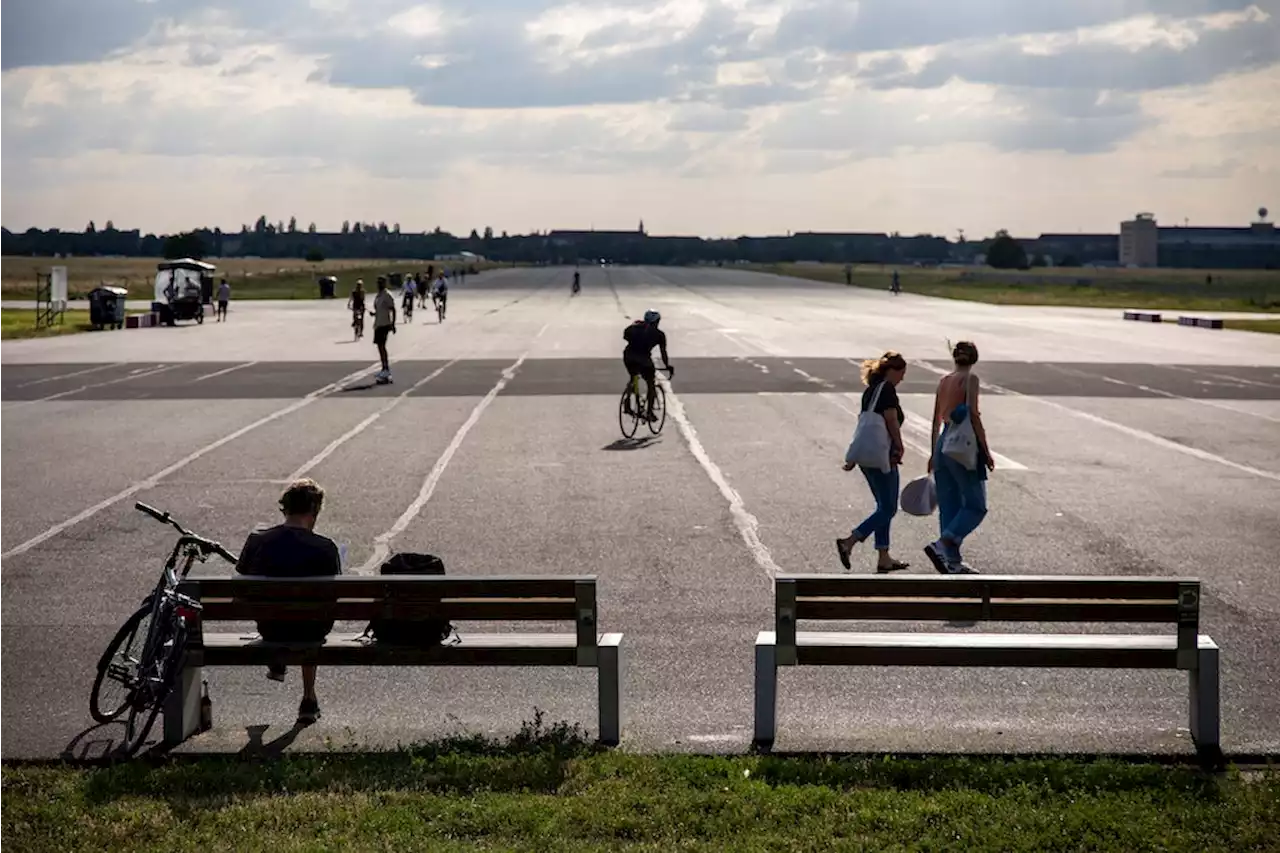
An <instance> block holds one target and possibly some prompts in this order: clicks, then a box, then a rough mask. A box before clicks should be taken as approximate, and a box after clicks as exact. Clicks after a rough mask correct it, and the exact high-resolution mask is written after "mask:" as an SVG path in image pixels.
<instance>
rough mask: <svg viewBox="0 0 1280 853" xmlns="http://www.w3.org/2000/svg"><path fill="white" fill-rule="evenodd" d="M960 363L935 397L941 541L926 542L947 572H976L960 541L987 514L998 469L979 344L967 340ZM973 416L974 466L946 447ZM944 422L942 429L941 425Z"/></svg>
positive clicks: (932, 463) (933, 465)
mask: <svg viewBox="0 0 1280 853" xmlns="http://www.w3.org/2000/svg"><path fill="white" fill-rule="evenodd" d="M951 357H952V359H953V360H954V361H955V365H956V369H955V370H954V371H953V372H951V373H948V374H947V375H946V376H944V377H942V379H940V380H939V381H938V393H937V394H936V395H935V396H934V400H933V427H932V431H931V440H930V443H929V444H930V446H931V447H932V448H933V455H932V456H931V457H930V458H929V472H930V473H931V474H933V477H934V481H935V483H936V484H937V488H938V528H939V533H940V536H939V537H938V540H937V541H936V542H932V543H930V544H929V545H926V546H925V548H924V552H925V554H927V555H928V557H929V560H930V562H932V563H933V567H934V568H935V569H937V570H938V571H939V572H941V573H942V574H944V575H973V574H977V572H976V571H975V570H974V569H973V568H972V567H971V566H969V565H968V564H967V563H965V562H964V559H963V558H962V557H961V555H960V546H961V545H963V544H964V540H965V538H966V537H968V536H969V534H971V533H973V531H974V530H976V529H977V527H978V525H979V524H981V523H982V519H983V518H985V517H986V514H987V472H988V471H993V470H995V462H994V461H993V460H992V458H991V451H990V449H989V448H988V447H987V431H986V429H985V428H984V426H983V424H982V415H981V413H980V412H979V410H978V396H979V389H980V386H981V382H980V381H979V380H978V376H977V374H975V373H974V372H973V366H974V365H975V364H977V363H978V348H977V347H976V346H975V345H974V344H972V343H970V342H969V341H961V342H960V343H958V344H956V345H955V348H954V349H953V350H952V351H951ZM966 419H968V421H969V423H971V424H972V425H973V435H974V438H975V440H976V444H977V458H976V462H975V465H974V467H973V469H972V470H971V469H969V468H967V467H965V465H964V464H963V463H962V462H961V461H959V460H957V459H955V458H953V457H951V456H948V455H946V454H945V453H943V452H942V451H943V445H944V443H945V442H946V440H947V435H948V434H949V433H950V431H951V430H956V429H960V428H961V427H962V425H963V424H964V423H965V420H966ZM939 426H941V427H942V432H941V435H939V432H938V428H939Z"/></svg>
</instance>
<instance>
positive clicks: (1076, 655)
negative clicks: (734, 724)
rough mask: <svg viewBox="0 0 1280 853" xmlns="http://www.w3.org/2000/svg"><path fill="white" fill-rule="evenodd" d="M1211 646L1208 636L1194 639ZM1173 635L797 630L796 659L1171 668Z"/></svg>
mask: <svg viewBox="0 0 1280 853" xmlns="http://www.w3.org/2000/svg"><path fill="white" fill-rule="evenodd" d="M1200 645H1201V647H1204V648H1212V647H1214V646H1213V641H1212V640H1211V639H1209V638H1208V637H1202V638H1201V639H1200ZM1177 655H1178V646H1177V639H1176V638H1175V637H1171V636H1161V635H1150V634H1138V635H1133V634H968V633H964V634H960V633H952V634H917V633H910V634H902V633H887V632H874V633H838V632H832V631H823V632H810V631H801V632H799V633H798V634H797V635H796V659H797V663H799V664H805V665H819V666H996V667H1012V666H1028V667H1039V666H1053V667H1078V668H1101V669H1174V668H1179V667H1178V660H1177Z"/></svg>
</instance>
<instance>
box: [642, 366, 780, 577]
mask: <svg viewBox="0 0 1280 853" xmlns="http://www.w3.org/2000/svg"><path fill="white" fill-rule="evenodd" d="M663 384H664V385H665V386H666V390H667V411H668V412H669V413H670V414H671V417H673V418H675V421H676V425H677V426H678V427H680V434H681V435H683V436H684V440H685V443H686V444H688V445H689V450H690V452H691V453H693V458H694V459H697V460H698V464H699V465H701V466H702V470H703V471H705V472H706V473H707V476H708V477H710V478H711V482H712V483H714V484H715V486H716V488H717V489H719V490H720V494H721V495H723V496H724V499H725V500H726V501H728V502H729V514H730V515H732V516H733V523H734V526H735V527H737V528H738V533H739V535H741V536H742V541H743V542H745V543H746V545H747V550H749V551H750V552H751V556H752V557H753V558H755V561H756V565H757V566H759V567H760V568H761V570H763V571H764V574H765V577H767V578H768V579H769V580H770V581H772V580H773V579H774V578H775V577H777V576H778V573H779V572H780V571H782V570H781V569H779V568H778V564H777V563H775V562H774V561H773V555H772V554H770V553H769V548H768V547H767V546H766V545H765V544H764V542H762V541H760V522H759V521H758V520H757V519H756V517H755V516H754V515H752V514H751V513H750V512H748V511H747V508H746V505H745V504H744V503H743V501H742V495H740V494H738V492H737V490H736V489H734V488H733V486H731V485H729V481H728V480H727V479H725V476H724V472H723V471H721V470H720V466H718V465H716V463H715V462H714V461H712V459H711V456H710V455H709V454H708V453H707V449H706V448H705V447H703V446H702V442H701V441H700V440H699V439H698V431H697V430H696V429H694V427H693V424H692V423H690V422H689V418H688V416H687V415H686V414H685V411H684V404H683V403H681V402H680V398H679V397H677V396H676V394H675V392H674V391H672V390H671V386H670V385H669V384H668V383H666V382H665V381H664V382H663Z"/></svg>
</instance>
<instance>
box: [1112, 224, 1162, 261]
mask: <svg viewBox="0 0 1280 853" xmlns="http://www.w3.org/2000/svg"><path fill="white" fill-rule="evenodd" d="M1159 241H1160V228H1159V226H1158V225H1156V217H1155V214H1153V213H1139V214H1138V215H1137V216H1136V217H1134V218H1133V219H1130V220H1129V221H1128V222H1121V223H1120V265H1121V266H1124V267H1154V266H1156V264H1158V263H1159V262H1160V254H1159Z"/></svg>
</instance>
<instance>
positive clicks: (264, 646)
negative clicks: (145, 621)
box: [189, 633, 578, 666]
mask: <svg viewBox="0 0 1280 853" xmlns="http://www.w3.org/2000/svg"><path fill="white" fill-rule="evenodd" d="M577 643H578V638H577V635H576V634H462V635H461V642H460V643H459V644H457V645H448V646H432V647H430V648H425V649H418V648H407V647H404V646H389V645H386V644H382V643H373V642H369V641H367V640H364V639H361V638H360V635H359V634H337V633H331V634H329V636H328V637H326V638H325V640H324V641H323V642H319V643H268V642H265V641H263V640H261V639H260V638H257V637H255V636H253V635H249V634H226V633H219V634H208V633H207V634H205V635H204V638H203V645H202V646H196V647H193V648H191V649H189V654H190V656H191V658H192V664H191V665H193V666H244V665H255V664H261V665H263V666H265V665H266V664H267V663H268V662H270V661H273V660H280V661H283V662H284V663H287V664H293V665H297V664H303V663H315V664H320V665H323V666H369V665H399V666H575V665H577Z"/></svg>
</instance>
